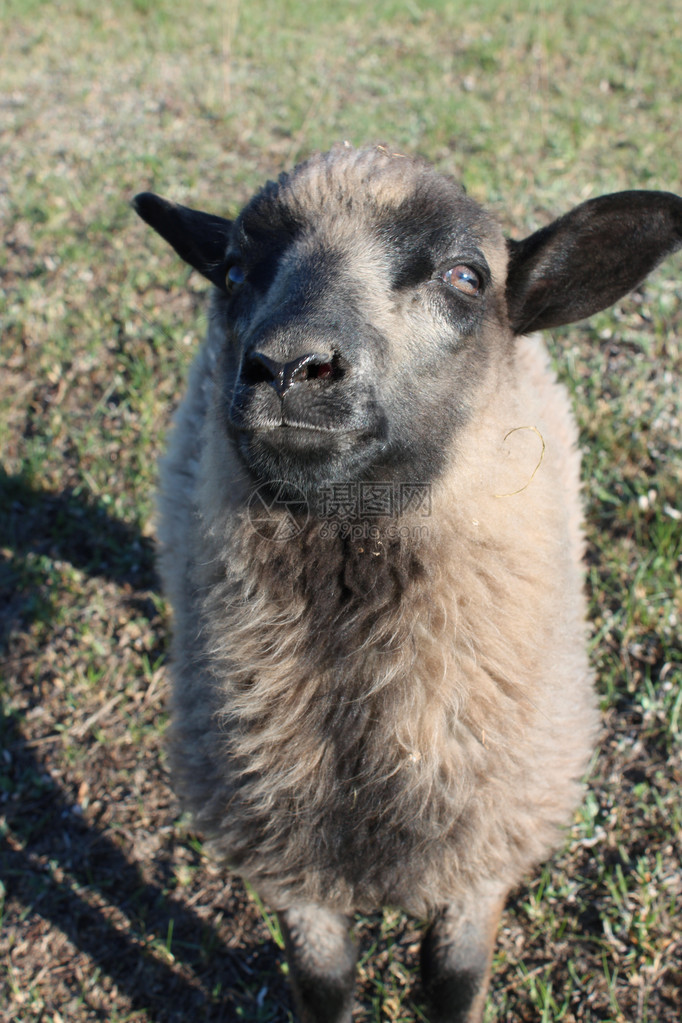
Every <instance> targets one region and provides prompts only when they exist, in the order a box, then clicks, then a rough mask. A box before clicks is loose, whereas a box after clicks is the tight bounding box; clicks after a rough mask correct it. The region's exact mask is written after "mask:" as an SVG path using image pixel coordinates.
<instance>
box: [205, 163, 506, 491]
mask: <svg viewBox="0 0 682 1023" xmlns="http://www.w3.org/2000/svg"><path fill="white" fill-rule="evenodd" d="M343 155H344V154H343V151H342V153H341V154H337V155H336V156H335V157H334V159H333V160H328V161H327V164H326V166H323V167H320V166H319V165H315V164H313V165H312V166H311V165H307V166H305V167H304V168H303V169H301V170H299V171H298V172H297V173H294V174H293V175H292V176H291V177H289V178H285V179H284V180H282V181H280V182H279V183H278V184H277V185H273V186H270V187H268V188H266V189H265V190H264V191H263V192H261V193H260V194H259V195H258V196H256V198H255V199H254V200H252V202H251V203H250V204H249V205H248V206H247V207H246V209H245V210H244V211H243V213H242V214H241V216H240V217H239V218H238V220H237V221H236V223H235V224H234V227H233V230H232V234H231V238H230V241H229V244H228V247H227V254H226V257H225V264H226V266H227V273H226V277H227V294H226V295H225V296H224V297H223V299H222V302H221V303H220V304H219V308H218V315H219V316H221V317H222V318H223V320H224V324H225V331H226V337H227V341H226V345H225V349H224V353H223V360H222V367H221V373H222V380H221V387H222V402H223V410H224V427H225V430H226V431H227V432H228V433H229V434H230V435H231V437H232V438H233V440H234V442H235V444H236V446H237V449H238V451H239V452H240V455H241V457H242V458H243V461H244V463H245V465H246V466H247V467H248V468H249V469H250V470H251V472H252V473H253V475H254V476H255V477H256V478H258V479H263V480H286V481H289V482H290V483H292V484H295V485H296V486H297V487H298V488H300V489H302V490H304V491H306V492H310V491H314V490H316V489H317V488H319V487H320V486H321V485H323V484H324V483H326V482H328V481H331V480H339V479H358V478H362V479H366V480H372V479H381V480H390V479H396V478H400V479H406V478H409V479H412V478H416V479H420V480H429V479H431V478H432V477H433V475H434V474H435V473H438V472H439V471H441V469H442V465H443V460H444V456H445V454H446V452H447V451H448V450H449V448H450V444H451V439H452V435H453V433H454V432H455V431H456V430H457V428H458V427H459V426H460V424H461V423H462V422H463V421H464V420H466V418H467V417H468V416H469V415H470V412H471V409H472V407H473V406H474V404H475V399H476V394H477V390H478V387H479V382H480V381H481V379H482V378H483V376H484V375H485V372H486V370H487V368H488V366H489V364H490V356H491V349H493V348H501V347H503V346H504V345H505V343H506V339H507V336H508V332H506V331H505V330H504V323H503V317H504V303H503V294H502V288H503V282H504V279H505V278H504V267H505V263H506V252H505V247H504V242H503V239H502V237H501V234H500V231H499V229H498V227H497V225H496V224H495V223H494V222H493V221H492V220H491V219H490V218H489V217H488V216H487V215H486V214H485V213H484V212H483V210H482V209H481V208H480V207H479V206H478V205H477V204H476V203H474V202H472V201H471V200H470V199H468V198H467V197H466V196H465V195H464V194H463V193H462V191H461V189H460V188H459V187H458V186H456V185H455V184H454V183H451V182H449V181H447V180H445V179H442V178H439V177H437V176H436V175H434V174H433V172H432V171H430V170H429V169H428V168H422V167H420V166H419V165H415V164H413V163H411V162H408V161H406V160H404V159H401V158H397V157H394V158H392V159H391V158H388V157H386V156H385V154H382V153H381V152H380V151H376V152H375V153H372V154H371V158H368V157H367V155H366V154H365V158H364V159H363V160H362V161H358V159H357V156H354V157H353V156H351V155H350V154H348V155H346V156H345V159H343V158H342V156H343ZM321 171H324V174H325V176H324V181H323V186H321V185H320V173H321ZM363 177H366V178H368V179H369V180H370V182H371V191H370V194H369V195H366V196H365V197H364V202H363V203H362V209H361V210H358V209H357V205H358V203H357V195H358V188H359V187H360V186H359V179H362V178H363ZM484 326H485V327H486V329H484ZM444 406H445V407H447V408H449V409H450V410H451V412H452V414H451V415H450V416H448V417H443V416H442V414H441V410H442V408H443V407H444Z"/></svg>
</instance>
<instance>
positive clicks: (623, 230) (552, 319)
mask: <svg viewBox="0 0 682 1023" xmlns="http://www.w3.org/2000/svg"><path fill="white" fill-rule="evenodd" d="M507 245H508V248H509V270H508V274H507V306H508V309H509V319H510V322H511V325H512V329H513V330H514V333H515V334H526V333H528V332H529V331H531V330H539V329H541V328H542V327H558V326H560V325H561V324H564V323H573V322H575V321H576V320H582V319H584V318H585V317H586V316H591V315H592V314H593V313H596V312H598V311H599V310H600V309H606V308H607V307H608V306H610V305H612V304H613V303H614V302H616V301H617V300H618V299H619V298H621V297H622V296H623V295H625V294H627V292H628V291H631V290H632V288H634V287H636V286H637V285H638V284H639V282H640V281H641V280H643V279H644V277H646V275H647V274H648V273H649V272H650V271H651V270H653V268H654V267H655V266H656V264H657V263H659V262H660V261H661V260H662V259H663V258H664V257H665V256H667V255H669V254H670V253H671V252H674V251H675V250H676V249H679V248H680V247H682V198H680V197H679V196H676V195H673V194H672V193H671V192H634V191H633V192H616V193H614V194H613V195H605V196H602V197H601V198H599V199H590V200H588V202H585V203H582V205H580V206H576V208H575V209H574V210H571V212H570V213H567V214H566V215H565V216H563V217H560V218H559V220H555V221H554V223H552V224H549V226H548V227H544V228H542V229H541V230H540V231H536V232H535V234H532V235H530V236H529V237H528V238H525V239H524V240H523V241H509V242H508V243H507Z"/></svg>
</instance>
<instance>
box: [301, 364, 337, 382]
mask: <svg viewBox="0 0 682 1023" xmlns="http://www.w3.org/2000/svg"><path fill="white" fill-rule="evenodd" d="M306 371H307V372H306V380H326V379H327V378H328V377H330V376H333V374H334V367H333V365H332V363H331V362H321V363H319V364H318V363H315V362H309V363H308V365H307V366H306Z"/></svg>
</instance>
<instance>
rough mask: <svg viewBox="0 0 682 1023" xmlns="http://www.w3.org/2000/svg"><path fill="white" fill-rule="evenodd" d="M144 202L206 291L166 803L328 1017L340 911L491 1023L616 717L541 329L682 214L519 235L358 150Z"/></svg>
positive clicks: (181, 496)
mask: <svg viewBox="0 0 682 1023" xmlns="http://www.w3.org/2000/svg"><path fill="white" fill-rule="evenodd" d="M134 204H135V207H136V209H137V212H138V213H139V214H140V215H141V216H142V218H143V219H144V220H145V221H147V223H148V224H150V225H151V226H152V227H153V228H154V229H155V230H156V231H157V232H158V233H159V234H161V235H162V236H163V238H164V239H166V241H168V242H169V243H170V245H171V246H172V247H173V248H174V249H175V250H176V251H177V253H178V254H179V255H180V256H181V257H182V258H183V259H184V260H185V261H187V262H188V263H189V264H190V265H191V266H192V267H194V268H195V269H196V270H198V271H199V272H200V273H201V274H203V275H204V276H205V277H206V278H207V279H208V280H209V281H210V282H211V283H212V284H213V285H214V286H215V287H214V289H213V297H212V306H211V312H210V326H209V330H208V336H207V340H206V342H205V344H204V346H203V348H202V349H201V350H200V352H199V354H198V355H197V357H196V360H195V363H194V365H193V368H192V371H191V375H190V380H189V385H188V390H187V395H186V397H185V399H184V401H183V402H182V404H181V406H180V408H179V410H178V412H177V414H176V417H175V425H174V430H173V433H172V439H171V441H170V447H169V450H168V453H167V455H166V457H165V460H164V461H163V463H162V468H161V495H160V499H159V509H160V511H159V519H160V521H159V538H160V567H161V574H162V579H163V583H164V587H165V591H166V594H167V596H168V598H169V600H170V603H171V605H172V607H173V609H174V614H175V623H174V638H173V647H172V664H173V668H172V672H173V678H174V685H173V697H172V725H171V729H170V738H169V757H170V764H171V771H172V777H173V784H174V787H175V790H176V792H177V793H178V796H179V797H180V800H181V802H182V805H183V806H184V807H185V808H187V809H189V810H190V811H191V812H192V814H193V815H194V819H195V821H196V825H197V827H198V828H199V829H200V830H201V831H202V832H203V833H204V834H206V835H207V836H208V837H209V838H210V839H211V842H212V846H213V848H214V849H215V851H216V853H217V855H219V856H220V857H222V859H223V860H224V861H225V863H226V864H227V866H229V867H230V868H231V869H232V870H233V871H235V872H236V873H237V874H239V875H241V876H243V877H244V878H246V879H248V880H249V881H250V883H251V884H252V885H253V886H254V888H255V889H256V890H257V891H258V892H259V893H260V896H261V897H262V898H263V899H264V900H265V901H266V902H267V903H268V904H269V905H270V906H272V907H273V908H274V910H275V911H276V912H277V914H278V917H279V920H280V922H281V927H282V933H283V936H284V940H285V947H286V954H287V958H288V961H289V966H290V976H291V982H292V988H293V996H294V1001H295V1003H296V1006H297V1010H298V1013H299V1015H300V1019H301V1020H302V1021H304V1023H343V1021H348V1020H350V1019H351V1011H352V1005H353V991H354V974H355V960H356V950H355V946H354V942H353V941H352V939H351V937H350V936H349V922H350V919H351V917H352V914H353V913H354V912H357V911H362V912H367V911H373V910H376V909H378V908H380V907H382V906H386V905H390V906H396V907H401V908H402V909H404V910H405V911H406V912H407V913H409V914H412V915H414V916H415V917H417V918H421V919H425V920H427V921H428V928H427V930H426V933H425V936H424V938H423V942H422V948H421V958H420V963H421V975H422V984H423V989H424V995H425V998H426V1000H427V1003H428V1005H429V1008H430V1013H431V1015H430V1019H431V1020H432V1023H441V1021H442V1023H446V1021H447V1023H465V1021H466V1023H475V1021H477V1020H480V1019H481V1016H482V1012H483V1006H484V1000H485V997H486V992H487V988H488V981H489V973H490V963H491V957H492V950H493V944H494V940H495V934H496V930H497V925H498V921H499V917H500V913H501V911H502V908H503V905H504V902H505V898H506V896H507V894H508V892H509V890H510V888H512V887H513V886H514V885H515V884H517V883H518V882H519V881H520V879H522V878H523V876H524V875H525V874H527V872H528V871H529V870H530V869H531V868H532V867H533V866H534V865H535V864H537V863H538V862H540V861H541V860H542V859H543V858H545V857H546V856H547V855H548V854H549V853H550V852H551V851H552V850H553V849H554V848H555V847H556V846H557V845H558V844H559V843H560V842H561V840H562V828H563V827H564V826H565V825H566V823H567V822H568V821H569V820H570V818H571V814H572V813H573V811H574V809H575V807H576V804H577V803H578V801H579V800H580V796H581V779H582V777H583V775H584V773H585V770H586V766H587V763H588V760H589V758H590V755H591V752H592V750H593V744H594V741H595V734H596V729H597V710H596V700H595V695H594V688H593V677H592V672H591V670H590V667H589V664H588V659H587V655H586V613H585V601H584V595H583V568H582V557H583V538H582V509H581V495H580V483H579V470H580V465H579V453H578V447H577V434H576V427H575V423H574V419H573V416H572V413H571V410H570V407H569V402H568V397H567V393H566V391H565V389H564V387H563V386H561V385H560V384H559V383H558V382H557V379H556V377H555V375H554V373H553V371H552V369H551V368H550V366H549V362H548V356H547V353H546V350H545V348H544V346H543V344H542V342H541V340H539V338H538V336H537V335H535V336H528V335H529V334H531V333H532V332H535V331H537V330H540V329H542V328H547V327H553V326H557V325H560V324H565V323H570V322H574V321H576V320H578V319H582V318H584V317H587V316H590V315H591V314H592V313H594V312H596V311H598V310H600V309H603V308H606V307H607V306H609V305H611V304H612V303H613V302H615V301H616V300H617V299H618V298H619V297H621V296H622V295H624V294H625V293H626V292H628V291H629V290H631V289H632V288H634V287H635V286H636V285H637V284H638V283H639V282H640V281H641V280H642V279H643V278H644V276H645V275H646V274H647V273H648V272H649V271H650V270H651V269H652V268H653V267H654V266H655V265H656V264H657V263H658V262H659V261H660V260H661V259H662V258H663V257H664V256H666V255H667V254H669V253H671V252H673V251H674V250H675V249H677V248H679V247H680V246H681V245H682V199H680V198H679V197H677V196H675V195H672V194H670V193H664V192H644V191H627V192H621V193H617V194H614V195H607V196H604V197H602V198H597V199H592V200H589V201H587V202H585V203H583V204H582V205H580V206H578V207H577V208H575V209H573V210H572V211H571V212H569V213H567V214H566V215H565V216H563V217H561V218H560V219H558V220H556V221H555V222H553V223H552V224H550V225H549V226H547V227H544V228H542V229H541V230H539V231H537V232H535V233H534V234H531V235H530V236H529V237H527V238H525V239H524V240H522V241H511V240H506V239H505V237H504V236H503V233H502V230H501V228H500V226H499V224H498V222H497V221H496V219H495V218H494V217H493V216H491V215H490V214H489V213H487V212H486V211H485V210H484V209H483V208H482V207H481V206H480V205H479V204H478V203H476V202H474V201H473V200H472V199H471V198H469V197H468V196H467V195H466V194H465V192H464V190H463V189H462V188H461V187H460V186H459V185H458V184H457V183H456V182H454V181H453V180H451V179H450V178H448V177H445V176H441V175H440V174H438V173H436V172H435V171H434V170H433V169H432V168H430V167H429V166H428V165H427V164H425V163H424V162H422V161H420V160H417V159H412V158H408V157H405V156H403V155H401V154H398V153H392V152H390V151H389V150H388V149H386V148H385V147H370V148H361V149H357V150H356V149H354V148H352V147H350V146H348V145H347V144H344V145H342V146H337V147H335V148H334V149H333V150H332V151H331V152H329V153H326V154H323V155H315V156H312V157H311V158H310V159H308V160H307V161H305V162H303V163H301V164H299V165H298V166H297V167H295V169H294V170H293V171H292V172H291V173H288V174H282V175H281V176H280V177H279V179H278V180H277V181H276V182H269V183H268V184H266V185H265V187H264V188H262V189H261V190H260V191H259V192H258V193H257V194H256V195H255V196H254V198H252V199H251V201H250V202H249V203H248V204H247V205H246V207H245V208H244V209H243V211H242V212H241V213H240V215H239V216H238V217H237V218H236V219H235V220H234V221H233V222H232V221H229V220H225V219H222V218H221V217H219V216H214V215H212V214H207V213H202V212H198V211H195V210H192V209H189V208H186V207H184V206H180V205H176V204H174V203H171V202H169V201H167V200H165V199H162V198H160V197H158V196H156V195H154V194H151V193H143V194H141V195H139V196H137V197H136V199H135V200H134Z"/></svg>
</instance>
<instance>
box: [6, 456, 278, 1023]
mask: <svg viewBox="0 0 682 1023" xmlns="http://www.w3.org/2000/svg"><path fill="white" fill-rule="evenodd" d="M0 556H1V557H2V561H0V652H1V651H2V650H3V648H4V647H5V646H6V642H7V640H8V638H9V636H10V635H11V633H12V632H13V631H15V630H26V629H27V628H28V627H30V625H31V624H32V623H33V622H34V621H35V620H36V619H37V618H39V619H40V620H41V621H42V622H43V623H44V624H45V625H48V626H49V623H50V621H51V620H52V617H53V615H54V614H55V613H56V610H57V609H56V608H53V606H52V601H51V596H50V592H49V589H50V587H49V579H47V578H46V574H45V571H46V570H45V565H46V564H47V563H49V562H54V561H55V560H60V561H68V562H70V563H71V564H73V565H74V566H76V567H77V568H79V569H80V570H81V571H83V572H85V573H87V574H88V575H90V576H101V577H103V578H105V579H107V580H109V581H113V582H115V583H117V584H120V585H127V586H129V587H131V589H132V590H133V592H134V591H136V590H137V591H139V590H143V591H144V590H148V589H150V588H153V587H155V585H156V575H155V569H154V553H153V545H152V543H151V541H150V540H148V539H147V538H145V537H143V536H141V535H140V533H139V531H138V530H137V529H136V528H135V527H134V526H132V525H129V524H127V523H124V522H121V521H119V520H117V519H115V518H114V517H112V516H111V515H110V514H109V513H108V512H107V511H106V509H104V508H102V507H101V506H100V505H98V504H97V503H96V502H95V501H94V500H93V499H92V498H90V497H88V496H87V495H86V496H82V495H76V494H74V493H72V492H68V491H66V492H63V493H51V492H43V491H40V490H38V489H37V488H35V487H33V486H32V485H31V484H30V483H28V482H27V481H26V480H25V479H23V478H21V477H10V476H7V475H6V474H3V473H2V472H1V471H0ZM44 559H47V560H46V561H45V560H44ZM8 681H9V683H10V686H13V687H14V688H16V685H20V686H21V685H22V684H23V683H21V682H20V681H18V680H14V681H13V680H12V679H8ZM48 763H49V757H48V758H46V759H45V760H43V759H42V758H41V746H40V742H38V743H36V742H35V741H33V740H31V739H27V738H26V737H25V736H24V735H23V734H22V723H21V720H20V717H19V715H17V714H8V713H6V712H4V711H3V709H2V707H0V813H1V814H2V816H0V878H1V879H2V881H3V883H4V886H5V888H6V900H5V925H6V926H8V927H10V926H11V925H12V922H13V921H14V922H17V921H20V920H23V919H24V918H25V917H26V915H27V914H30V915H31V917H32V918H33V919H34V920H38V918H41V919H42V920H43V921H46V922H47V924H48V925H49V927H50V928H51V929H52V928H53V929H55V933H57V932H61V933H62V934H63V935H65V936H66V938H68V940H69V941H70V942H71V943H72V945H73V946H74V947H75V948H76V949H77V950H78V951H79V952H80V953H82V954H83V955H82V958H81V957H80V956H78V957H77V960H78V961H74V963H72V964H69V965H67V966H64V964H63V963H62V964H61V965H60V971H61V976H62V979H63V982H64V988H65V989H66V990H67V991H69V992H71V993H72V994H73V997H74V998H76V999H78V998H83V999H85V1000H87V998H88V997H89V996H88V995H87V994H86V991H87V988H88V985H87V983H85V981H84V976H85V978H86V979H87V976H88V974H94V973H95V971H101V973H102V974H103V975H105V976H106V977H107V978H109V981H110V982H111V984H104V985H102V984H101V983H98V988H99V991H100V994H101V993H102V991H103V990H106V989H107V987H111V985H113V986H114V988H117V989H118V991H119V992H120V994H121V995H122V996H124V1000H125V1001H126V1002H127V1004H128V1005H130V1006H132V1008H133V1011H134V1012H138V1011H139V1012H140V1013H141V1014H143V1015H141V1016H140V1017H139V1018H140V1019H142V1018H144V1019H147V1020H155V1021H158V1023H180V1021H186V1020H190V1019H191V1020H205V1021H207V1023H208V1021H210V1023H228V1021H229V1023H232V1021H235V1020H237V1019H241V1020H244V1021H247V1020H252V1021H256V1020H262V1021H263V1023H265V1021H270V1020H273V1021H274V1020H275V1019H277V1020H285V1019H286V1018H287V1014H286V1012H285V1010H284V1009H283V1008H282V1007H281V1006H280V1005H279V1003H277V1004H271V1003H270V1001H269V1000H268V1002H266V1001H265V998H264V995H265V992H264V991H263V986H264V978H267V977H275V978H277V973H278V971H277V962H278V959H279V953H278V952H277V950H276V949H275V947H274V945H273V944H272V943H268V944H265V945H262V944H260V943H256V942H249V941H247V942H240V948H239V951H238V952H235V950H233V949H231V948H229V947H228V946H227V945H226V944H225V940H224V935H225V930H224V928H225V926H226V923H227V925H228V926H229V920H227V921H226V920H225V919H223V922H222V927H223V931H222V935H221V934H220V933H219V929H218V927H217V926H213V925H212V924H211V923H210V922H207V921H206V920H205V919H203V918H202V917H201V915H200V914H199V913H197V912H196V911H195V910H194V909H192V908H191V907H190V906H188V905H186V904H184V903H183V901H182V900H181V898H178V897H176V896H174V895H173V893H172V889H173V887H174V885H175V878H174V875H173V862H172V858H171V854H170V853H166V854H165V855H164V856H161V857H158V858H156V859H155V860H154V862H153V863H152V864H145V866H146V867H149V866H150V865H151V867H152V868H153V869H152V871H151V873H153V876H154V880H153V881H150V880H149V873H150V871H147V872H146V873H147V876H145V872H143V870H142V868H141V866H139V865H138V864H137V863H135V862H134V861H131V860H130V859H129V858H128V857H127V854H126V851H125V849H124V848H123V847H122V845H121V844H119V842H118V841H116V840H115V839H114V838H113V836H111V834H107V832H106V830H103V829H100V828H99V827H97V826H94V825H93V824H92V823H89V822H88V821H86V820H85V819H84V817H83V814H82V812H81V808H80V806H79V805H78V804H77V803H75V802H74V800H73V799H72V798H69V796H68V793H67V791H66V790H65V789H62V788H61V787H60V785H59V783H58V781H57V780H56V779H55V778H54V777H53V776H52V774H53V773H54V772H52V774H51V773H50V771H49V770H48ZM102 780H104V783H105V786H106V778H104V779H102V777H101V776H100V778H99V779H98V781H99V782H101V781H102ZM3 817H4V820H3ZM150 859H151V858H150ZM222 887H223V882H221V881H220V880H217V881H215V883H214V888H215V891H214V890H213V889H210V891H207V892H206V893H204V892H202V901H204V903H205V904H207V905H208V904H211V894H215V892H216V891H217V893H218V894H219V893H220V890H221V889H222ZM237 910H238V907H237ZM223 912H224V916H229V910H228V911H227V912H225V910H224V911H223ZM39 930H40V928H37V929H36V928H34V927H33V926H31V927H30V928H29V931H28V932H26V933H29V934H36V933H38V931H39ZM40 933H41V936H42V934H43V933H44V932H40ZM164 946H167V947H168V948H169V949H170V954H169V952H168V951H166V948H165V947H164ZM42 954H43V955H44V953H42ZM35 961H36V964H38V962H39V961H40V953H37V954H36V960H35ZM40 965H41V966H45V965H46V964H45V962H44V961H42V962H40ZM47 965H48V968H50V964H49V963H48V964H47ZM55 965H56V964H55ZM281 984H282V987H283V982H281ZM113 997H114V996H113V995H112V998H113ZM115 1008H116V1007H115V1006H114V1005H113V1004H111V1005H103V1006H95V1005H93V1006H91V1007H89V1008H88V1009H87V1010H85V1011H86V1012H88V1013H90V1015H88V1018H101V1019H103V1020H107V1021H109V1020H110V1019H111V1018H112V1016H113V1014H114V1011H115ZM93 1009H94V1011H95V1013H96V1015H95V1016H94V1017H93V1016H92V1011H93ZM124 1014H125V1013H124ZM84 1018H85V1017H84ZM117 1018H118V1016H117ZM136 1018H137V1017H136Z"/></svg>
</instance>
